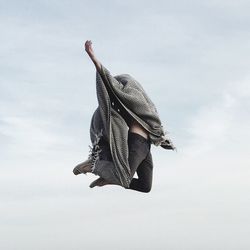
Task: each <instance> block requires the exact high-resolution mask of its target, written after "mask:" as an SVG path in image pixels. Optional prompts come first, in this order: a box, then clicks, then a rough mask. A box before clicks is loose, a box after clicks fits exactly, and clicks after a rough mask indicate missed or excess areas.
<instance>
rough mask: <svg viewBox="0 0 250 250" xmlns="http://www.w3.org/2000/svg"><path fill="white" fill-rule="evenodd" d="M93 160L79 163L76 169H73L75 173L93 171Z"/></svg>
mask: <svg viewBox="0 0 250 250" xmlns="http://www.w3.org/2000/svg"><path fill="white" fill-rule="evenodd" d="M91 162H92V159H88V160H86V161H84V162H82V163H80V164H78V165H77V166H76V167H75V168H74V169H73V173H74V174H75V175H78V174H87V173H90V172H91Z"/></svg>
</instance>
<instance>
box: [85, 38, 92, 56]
mask: <svg viewBox="0 0 250 250" xmlns="http://www.w3.org/2000/svg"><path fill="white" fill-rule="evenodd" d="M85 51H86V52H87V53H88V55H89V56H90V57H94V50H93V48H92V42H91V40H87V41H86V42H85Z"/></svg>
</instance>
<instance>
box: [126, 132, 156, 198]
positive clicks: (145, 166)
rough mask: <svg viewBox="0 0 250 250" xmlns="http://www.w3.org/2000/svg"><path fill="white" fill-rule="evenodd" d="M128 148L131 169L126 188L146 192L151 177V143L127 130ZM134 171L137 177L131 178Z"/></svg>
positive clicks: (148, 188)
mask: <svg viewBox="0 0 250 250" xmlns="http://www.w3.org/2000/svg"><path fill="white" fill-rule="evenodd" d="M128 148H129V158H128V161H129V166H130V170H131V183H130V186H129V188H128V189H133V190H136V191H140V192H145V193H148V192H150V190H151V187H152V179H153V160H152V155H151V152H150V149H151V143H150V142H149V140H147V139H146V138H144V137H143V136H141V135H139V134H137V133H134V132H130V131H129V132H128ZM135 172H136V173H137V176H138V178H133V176H134V174H135Z"/></svg>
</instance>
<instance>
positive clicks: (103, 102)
mask: <svg viewBox="0 0 250 250" xmlns="http://www.w3.org/2000/svg"><path fill="white" fill-rule="evenodd" d="M96 94H97V100H98V108H97V109H96V110H95V112H94V114H93V116H92V119H91V125H90V138H91V142H92V145H94V144H96V138H97V137H96V136H97V135H98V136H99V137H100V136H101V137H102V138H103V140H105V141H106V142H107V144H105V145H106V146H105V147H109V150H110V152H111V155H112V161H110V163H108V162H107V161H105V164H104V163H103V162H102V160H101V159H99V158H98V157H97V158H98V160H96V161H95V163H94V165H93V173H94V174H97V175H99V176H101V173H102V172H103V173H104V172H105V179H107V180H108V179H110V181H111V179H112V181H113V182H114V181H115V182H116V183H119V184H120V185H121V186H123V187H125V188H127V187H129V184H130V181H131V174H130V168H129V163H128V152H129V151H128V144H127V140H128V127H127V124H126V122H125V120H124V119H123V117H122V116H121V115H120V114H119V112H117V111H116V110H115V109H114V108H113V107H112V105H111V99H110V96H111V95H112V96H113V97H115V100H116V101H117V102H119V103H120V105H122V107H123V108H124V109H125V110H126V111H127V112H128V113H129V114H130V115H131V116H132V117H133V119H135V120H136V121H137V122H138V123H140V124H141V126H142V127H144V128H145V129H146V130H147V131H148V133H149V139H150V142H151V143H152V144H154V145H156V146H162V147H163V148H165V149H175V147H174V145H173V144H172V142H171V140H170V139H169V138H167V136H166V132H165V130H164V128H163V126H162V124H161V120H160V117H159V115H158V112H157V109H156V107H155V105H154V103H153V102H152V101H151V99H150V98H149V97H148V95H147V94H146V92H145V90H144V89H143V87H142V86H141V84H140V83H139V82H138V81H136V80H135V79H134V78H133V77H132V76H130V75H129V74H121V75H117V76H112V75H111V74H110V72H109V70H107V69H106V68H105V67H104V66H103V65H101V72H100V73H99V72H98V71H97V72H96ZM103 147H104V146H103ZM93 151H95V149H94V147H93ZM93 153H94V152H93ZM97 154H98V153H97ZM101 168H106V169H105V170H103V171H102V170H101ZM107 168H109V170H108V171H107ZM95 169H96V170H97V169H98V171H95ZM97 172H98V173H97ZM108 173H110V178H109V174H108ZM101 177H103V178H104V176H101Z"/></svg>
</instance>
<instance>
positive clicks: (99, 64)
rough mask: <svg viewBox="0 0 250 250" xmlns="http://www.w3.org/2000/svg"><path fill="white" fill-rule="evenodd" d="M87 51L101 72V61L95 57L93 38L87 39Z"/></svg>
mask: <svg viewBox="0 0 250 250" xmlns="http://www.w3.org/2000/svg"><path fill="white" fill-rule="evenodd" d="M85 51H86V52H87V53H88V55H89V57H90V59H91V60H92V62H93V63H94V64H95V67H96V69H97V71H98V72H101V63H100V62H99V61H98V60H97V58H96V57H95V54H94V50H93V48H92V42H91V40H87V41H86V42H85Z"/></svg>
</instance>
